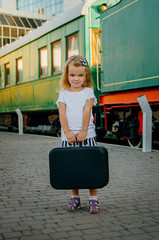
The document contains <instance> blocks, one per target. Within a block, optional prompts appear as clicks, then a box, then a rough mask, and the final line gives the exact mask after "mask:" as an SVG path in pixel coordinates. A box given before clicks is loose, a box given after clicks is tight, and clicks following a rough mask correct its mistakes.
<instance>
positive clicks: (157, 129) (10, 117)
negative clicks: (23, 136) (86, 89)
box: [0, 105, 159, 147]
mask: <svg viewBox="0 0 159 240" xmlns="http://www.w3.org/2000/svg"><path fill="white" fill-rule="evenodd" d="M151 108H152V141H153V142H159V105H151ZM93 112H94V120H95V125H96V132H97V138H98V139H99V140H100V141H101V140H103V138H115V139H116V140H120V139H126V140H127V141H128V144H129V145H130V146H131V147H140V146H141V144H142V121H143V117H142V111H141V109H140V107H139V106H138V105H133V106H132V105H125V106H119V105H118V106H109V107H107V106H102V107H97V108H95V109H94V111H93ZM39 125H46V126H50V134H51V135H53V136H58V137H59V136H60V134H61V126H60V121H59V116H58V112H57V111H56V112H50V111H44V112H41V111H39V112H24V113H23V127H24V129H25V128H28V127H38V126H39ZM0 126H5V127H8V129H9V130H10V131H12V130H13V128H14V127H16V128H17V127H18V116H17V114H16V113H6V114H0Z"/></svg>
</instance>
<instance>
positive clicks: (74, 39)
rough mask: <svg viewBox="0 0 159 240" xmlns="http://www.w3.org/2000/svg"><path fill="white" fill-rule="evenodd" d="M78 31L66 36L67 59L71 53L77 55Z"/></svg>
mask: <svg viewBox="0 0 159 240" xmlns="http://www.w3.org/2000/svg"><path fill="white" fill-rule="evenodd" d="M78 54H79V49H78V33H76V34H74V35H72V36H69V37H68V38H67V59H68V58H69V57H71V56H73V55H78Z"/></svg>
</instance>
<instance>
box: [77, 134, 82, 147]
mask: <svg viewBox="0 0 159 240" xmlns="http://www.w3.org/2000/svg"><path fill="white" fill-rule="evenodd" d="M76 140H77V136H76ZM78 143H79V147H82V142H78Z"/></svg>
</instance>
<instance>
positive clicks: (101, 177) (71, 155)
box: [49, 146, 109, 189]
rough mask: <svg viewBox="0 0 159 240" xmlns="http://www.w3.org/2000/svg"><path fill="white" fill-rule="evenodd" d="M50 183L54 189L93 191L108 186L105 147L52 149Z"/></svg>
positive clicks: (50, 155)
mask: <svg viewBox="0 0 159 240" xmlns="http://www.w3.org/2000/svg"><path fill="white" fill-rule="evenodd" d="M49 163H50V183H51V186H52V187H53V188H55V189H93V188H102V187H104V186H106V185H107V184H108V181H109V168H108V152H107V150H106V148H105V147H103V146H98V147H67V148H54V149H52V150H51V151H50V154H49Z"/></svg>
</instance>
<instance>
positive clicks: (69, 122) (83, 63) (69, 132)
mask: <svg viewBox="0 0 159 240" xmlns="http://www.w3.org/2000/svg"><path fill="white" fill-rule="evenodd" d="M56 103H57V105H58V108H59V116H60V123H61V126H62V132H61V138H62V146H63V147H70V146H73V147H75V146H76V145H78V142H82V145H83V146H96V138H95V136H96V133H95V126H94V123H93V115H92V107H93V104H94V105H95V104H96V103H97V100H96V97H95V96H94V92H93V81H92V77H91V71H90V68H89V66H88V62H87V60H86V59H85V58H84V57H82V56H78V55H76V56H72V57H70V58H69V59H68V60H67V62H66V64H65V67H64V72H63V76H62V79H61V81H60V94H59V98H58V100H57V102H56ZM89 192H90V197H89V206H90V210H89V212H90V213H98V212H99V202H98V200H97V190H96V189H89ZM80 207H81V203H80V196H79V189H72V198H71V202H70V203H69V205H68V207H67V210H68V211H69V212H73V211H76V210H78V209H79V208H80Z"/></svg>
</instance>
